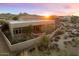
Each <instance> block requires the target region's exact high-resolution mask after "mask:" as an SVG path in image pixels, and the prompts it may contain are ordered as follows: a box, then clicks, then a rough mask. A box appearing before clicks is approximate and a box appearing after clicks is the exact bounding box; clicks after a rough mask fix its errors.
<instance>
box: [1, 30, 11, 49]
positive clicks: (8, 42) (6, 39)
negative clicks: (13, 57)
mask: <svg viewBox="0 0 79 59" xmlns="http://www.w3.org/2000/svg"><path fill="white" fill-rule="evenodd" d="M0 33H1V35H2V36H3V38H4V40H5V42H6V44H7V46H8V47H9V48H10V46H11V43H10V41H9V40H8V38H7V37H6V36H5V34H4V33H3V32H2V31H1V30H0Z"/></svg>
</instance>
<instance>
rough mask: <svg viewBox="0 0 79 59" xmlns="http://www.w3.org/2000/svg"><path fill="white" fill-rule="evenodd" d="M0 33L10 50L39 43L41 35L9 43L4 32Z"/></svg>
mask: <svg viewBox="0 0 79 59" xmlns="http://www.w3.org/2000/svg"><path fill="white" fill-rule="evenodd" d="M1 34H2V36H3V37H4V39H5V42H6V44H7V46H8V47H9V49H10V51H12V52H13V51H21V50H23V49H30V48H32V47H34V46H35V45H36V44H37V43H39V42H40V39H41V38H42V37H43V35H41V36H40V37H37V38H34V39H30V40H27V41H24V42H20V43H17V44H13V45H11V43H10V41H9V40H8V38H7V37H6V36H5V34H4V33H3V32H2V31H1Z"/></svg>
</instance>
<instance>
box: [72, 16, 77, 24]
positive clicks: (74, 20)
mask: <svg viewBox="0 0 79 59" xmlns="http://www.w3.org/2000/svg"><path fill="white" fill-rule="evenodd" d="M77 22H78V16H72V17H71V23H74V24H75V23H77Z"/></svg>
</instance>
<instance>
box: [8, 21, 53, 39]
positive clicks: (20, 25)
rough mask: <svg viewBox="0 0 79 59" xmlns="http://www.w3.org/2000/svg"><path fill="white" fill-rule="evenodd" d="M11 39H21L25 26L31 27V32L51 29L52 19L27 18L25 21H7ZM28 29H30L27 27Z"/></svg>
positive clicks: (25, 29)
mask: <svg viewBox="0 0 79 59" xmlns="http://www.w3.org/2000/svg"><path fill="white" fill-rule="evenodd" d="M7 23H8V25H9V30H10V33H11V37H12V39H23V38H24V36H25V32H26V31H28V30H27V28H28V27H29V26H30V27H32V29H31V30H32V33H34V34H39V33H42V32H50V33H51V31H53V26H54V25H53V24H54V20H27V21H24V20H23V21H7ZM29 30H30V29H29Z"/></svg>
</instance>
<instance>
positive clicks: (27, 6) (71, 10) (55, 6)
mask: <svg viewBox="0 0 79 59" xmlns="http://www.w3.org/2000/svg"><path fill="white" fill-rule="evenodd" d="M24 12H26V13H29V14H38V15H44V14H50V15H79V4H77V3H75V4H74V3H69V4H68V3H0V13H13V14H18V13H24Z"/></svg>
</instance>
